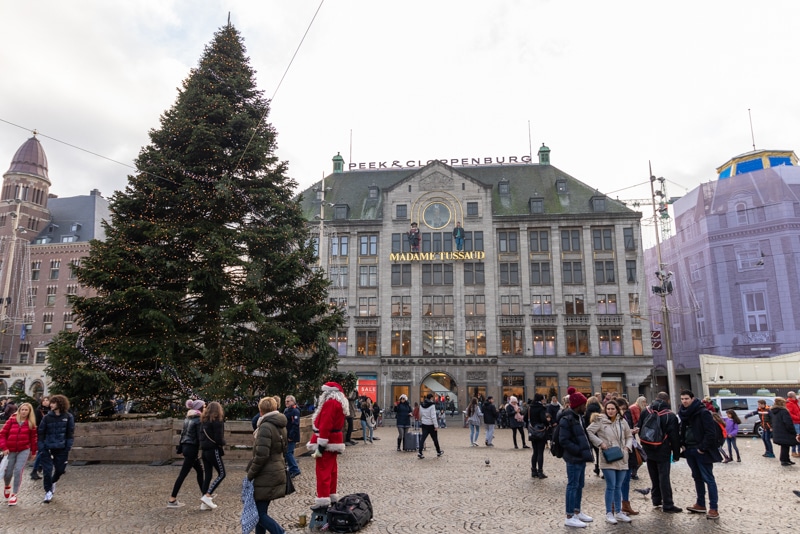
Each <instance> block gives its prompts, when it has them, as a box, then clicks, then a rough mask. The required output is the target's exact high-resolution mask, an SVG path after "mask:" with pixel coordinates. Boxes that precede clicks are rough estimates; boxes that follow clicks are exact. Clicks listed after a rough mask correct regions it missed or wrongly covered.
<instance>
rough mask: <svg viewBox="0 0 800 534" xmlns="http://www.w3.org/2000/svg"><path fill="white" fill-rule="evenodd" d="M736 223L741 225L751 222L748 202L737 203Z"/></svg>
mask: <svg viewBox="0 0 800 534" xmlns="http://www.w3.org/2000/svg"><path fill="white" fill-rule="evenodd" d="M736 224H738V225H739V226H744V225H747V224H750V217H749V211H748V209H747V204H745V203H744V202H738V203H737V204H736Z"/></svg>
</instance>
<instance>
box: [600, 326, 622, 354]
mask: <svg viewBox="0 0 800 534" xmlns="http://www.w3.org/2000/svg"><path fill="white" fill-rule="evenodd" d="M597 334H598V339H599V341H600V355H601V356H620V355H622V331H621V330H608V329H600V330H598V331H597Z"/></svg>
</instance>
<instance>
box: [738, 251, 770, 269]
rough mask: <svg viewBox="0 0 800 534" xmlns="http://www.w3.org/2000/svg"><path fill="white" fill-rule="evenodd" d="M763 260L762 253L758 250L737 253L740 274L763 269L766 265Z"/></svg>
mask: <svg viewBox="0 0 800 534" xmlns="http://www.w3.org/2000/svg"><path fill="white" fill-rule="evenodd" d="M762 258H763V256H762V254H761V251H760V250H758V249H750V250H737V251H736V263H737V265H738V267H739V271H740V272H741V271H748V270H752V269H758V268H760V267H762V266H763V265H764V260H763V259H762Z"/></svg>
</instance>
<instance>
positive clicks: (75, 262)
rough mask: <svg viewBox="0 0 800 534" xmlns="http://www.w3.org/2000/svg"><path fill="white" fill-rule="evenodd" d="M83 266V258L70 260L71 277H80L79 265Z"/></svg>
mask: <svg viewBox="0 0 800 534" xmlns="http://www.w3.org/2000/svg"><path fill="white" fill-rule="evenodd" d="M80 266H81V260H80V258H79V259H75V260H72V261H70V262H69V279H70V280H75V279H76V278H77V277H78V267H80Z"/></svg>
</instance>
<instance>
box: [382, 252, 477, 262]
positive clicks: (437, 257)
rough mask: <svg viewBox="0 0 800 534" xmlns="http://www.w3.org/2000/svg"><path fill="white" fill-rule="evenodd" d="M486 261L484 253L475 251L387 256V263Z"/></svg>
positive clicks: (399, 253) (410, 253)
mask: <svg viewBox="0 0 800 534" xmlns="http://www.w3.org/2000/svg"><path fill="white" fill-rule="evenodd" d="M485 259H486V252H484V251H482V250H475V251H469V252H466V251H454V252H397V253H391V254H389V261H395V262H397V261H404V262H415V261H464V260H471V261H475V260H480V261H483V260H485Z"/></svg>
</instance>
